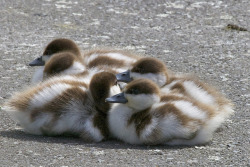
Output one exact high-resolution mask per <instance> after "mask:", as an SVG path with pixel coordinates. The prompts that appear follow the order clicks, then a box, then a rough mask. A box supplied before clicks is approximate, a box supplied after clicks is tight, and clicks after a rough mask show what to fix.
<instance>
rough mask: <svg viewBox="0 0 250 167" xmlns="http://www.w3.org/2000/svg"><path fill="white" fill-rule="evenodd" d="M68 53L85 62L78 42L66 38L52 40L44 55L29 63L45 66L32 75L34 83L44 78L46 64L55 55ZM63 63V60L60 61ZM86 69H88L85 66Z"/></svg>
mask: <svg viewBox="0 0 250 167" xmlns="http://www.w3.org/2000/svg"><path fill="white" fill-rule="evenodd" d="M66 54H70V55H74V56H75V57H76V58H77V59H78V60H79V61H80V62H83V59H82V56H81V51H80V49H79V47H78V46H77V44H76V43H75V42H74V41H72V40H70V39H65V38H58V39H55V40H53V41H51V42H50V43H49V44H48V45H47V46H46V48H45V50H44V52H43V54H42V56H40V57H38V58H36V59H35V60H33V61H32V62H30V63H29V65H30V66H43V67H40V68H39V69H37V70H36V72H35V73H34V75H33V77H32V81H31V82H32V83H37V82H40V81H42V80H43V70H44V65H45V64H46V63H47V62H48V61H49V60H50V59H51V58H52V57H54V56H55V55H57V56H58V57H59V55H62V56H64V57H65V55H66ZM60 63H62V62H60ZM84 69H86V68H85V67H84Z"/></svg>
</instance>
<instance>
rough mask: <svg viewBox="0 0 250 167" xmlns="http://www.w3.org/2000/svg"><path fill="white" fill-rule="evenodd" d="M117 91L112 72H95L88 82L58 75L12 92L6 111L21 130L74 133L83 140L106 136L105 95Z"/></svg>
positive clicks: (106, 106) (91, 140) (104, 137)
mask: <svg viewBox="0 0 250 167" xmlns="http://www.w3.org/2000/svg"><path fill="white" fill-rule="evenodd" d="M119 92H120V88H119V86H117V85H116V78H115V75H114V74H112V73H109V72H101V73H97V74H95V75H94V76H93V77H92V79H91V81H90V84H89V85H88V84H86V83H85V82H83V81H82V80H81V79H79V77H74V76H59V77H53V78H51V79H48V80H46V81H45V82H42V83H41V84H39V85H36V86H34V87H32V88H30V89H28V90H26V91H23V92H20V93H17V94H15V95H14V96H13V97H12V98H11V99H10V100H8V101H7V103H6V105H5V107H4V108H3V110H4V111H6V112H8V113H9V114H10V115H11V116H12V117H13V118H14V119H15V120H16V121H17V122H18V123H19V124H20V125H21V127H23V128H24V130H25V131H26V132H28V133H31V134H36V135H62V134H65V133H67V134H75V135H79V136H80V137H82V139H83V140H84V141H88V142H99V141H101V140H104V139H106V138H107V137H108V134H109V133H108V128H107V122H106V121H107V120H106V115H107V110H109V108H110V104H108V103H105V98H107V97H109V96H112V95H114V94H117V93H119Z"/></svg>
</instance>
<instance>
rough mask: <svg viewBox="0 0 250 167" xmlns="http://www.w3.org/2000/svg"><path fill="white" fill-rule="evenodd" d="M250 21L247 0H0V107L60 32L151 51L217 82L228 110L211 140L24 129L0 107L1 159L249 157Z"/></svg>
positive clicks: (98, 162) (204, 160)
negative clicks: (145, 140) (157, 141)
mask: <svg viewBox="0 0 250 167" xmlns="http://www.w3.org/2000/svg"><path fill="white" fill-rule="evenodd" d="M249 23H250V1H249V0H237V1H236V0H227V1H226V0H224V1H219V0H211V1H201V0H198V1H197V0H188V1H174V0H171V1H163V0H162V1H160V0H145V1H142V0H133V1H125V0H122V1H116V0H84V1H76V0H70V1H66V0H59V1H55V0H22V1H15V0H0V106H2V105H3V102H4V101H5V100H6V99H8V98H9V97H10V96H11V94H12V93H13V92H15V91H20V90H22V89H23V88H24V87H27V86H29V85H30V80H31V76H32V73H33V72H34V70H35V68H32V67H29V66H27V64H28V63H29V62H30V61H31V60H33V59H34V58H36V57H37V56H39V55H41V54H42V52H43V49H44V47H45V46H46V45H47V44H48V42H50V41H51V40H53V39H55V38H58V37H64V38H70V39H72V40H74V41H76V42H77V44H79V46H80V47H81V49H82V50H84V49H89V48H92V47H95V46H109V47H110V46H111V47H122V48H125V49H130V50H132V51H135V52H137V53H139V54H145V55H146V56H150V57H156V58H159V59H161V60H162V61H163V62H164V63H166V65H167V66H168V67H169V68H170V69H171V70H173V71H175V72H184V73H193V74H195V75H196V76H199V77H200V79H201V80H203V81H206V82H208V83H210V84H212V85H213V86H215V87H216V88H217V89H219V90H220V91H221V92H223V93H224V94H225V95H226V96H227V97H228V98H229V99H231V100H232V101H233V102H234V104H235V111H236V112H235V114H234V116H232V117H231V118H230V119H229V120H227V121H226V122H225V123H224V124H223V126H222V127H221V128H220V129H219V130H218V131H217V132H216V133H215V134H214V138H213V140H212V141H211V142H210V143H209V144H207V145H204V146H193V147H168V146H133V145H128V144H124V143H122V142H119V141H106V142H101V143H84V142H82V141H81V139H78V138H71V137H45V136H35V135H29V134H26V133H24V132H23V131H22V130H21V129H20V128H19V127H18V126H17V125H16V123H15V122H14V121H12V119H11V118H10V117H9V115H8V114H6V113H5V112H3V111H1V112H0V166H250V160H249V159H250V157H249V152H250V151H249V150H250V142H249V134H250V130H249V129H250V128H249V127H250V126H249V120H250V119H249V118H250V111H249V108H250V90H249V88H250V83H249V80H250V32H249V31H250V24H249ZM228 24H235V25H238V26H240V27H243V28H246V29H248V31H239V30H234V29H230V28H226V26H227V25H228Z"/></svg>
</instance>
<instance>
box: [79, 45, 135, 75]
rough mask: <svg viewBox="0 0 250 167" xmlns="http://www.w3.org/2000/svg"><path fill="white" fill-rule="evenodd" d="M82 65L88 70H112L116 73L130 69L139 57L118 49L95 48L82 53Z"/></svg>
mask: <svg viewBox="0 0 250 167" xmlns="http://www.w3.org/2000/svg"><path fill="white" fill-rule="evenodd" d="M83 57H84V63H85V65H86V67H87V68H88V69H91V68H97V69H102V68H107V67H108V68H112V69H113V70H116V71H118V72H122V71H124V70H125V69H128V68H130V67H131V65H132V64H133V63H134V62H136V61H137V60H138V59H140V56H138V55H136V54H133V53H130V52H128V51H125V50H120V49H110V48H96V49H91V50H88V51H85V53H83Z"/></svg>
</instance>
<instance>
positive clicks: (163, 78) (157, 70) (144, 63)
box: [116, 57, 169, 87]
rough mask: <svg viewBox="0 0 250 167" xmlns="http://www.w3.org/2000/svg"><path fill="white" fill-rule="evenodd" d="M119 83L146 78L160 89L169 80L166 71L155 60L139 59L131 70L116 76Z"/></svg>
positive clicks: (159, 62)
mask: <svg viewBox="0 0 250 167" xmlns="http://www.w3.org/2000/svg"><path fill="white" fill-rule="evenodd" d="M116 77H117V80H118V81H120V82H126V83H128V82H130V81H132V80H136V79H139V78H147V79H150V80H151V81H153V82H155V83H156V84H157V85H158V86H160V87H162V86H163V85H165V84H166V83H167V81H168V80H169V74H168V69H167V68H166V66H165V64H164V63H162V62H161V61H160V60H158V59H156V58H150V57H146V58H141V59H139V60H138V61H137V62H135V63H134V64H133V67H132V69H131V70H128V71H125V72H122V73H119V74H117V75H116Z"/></svg>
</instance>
